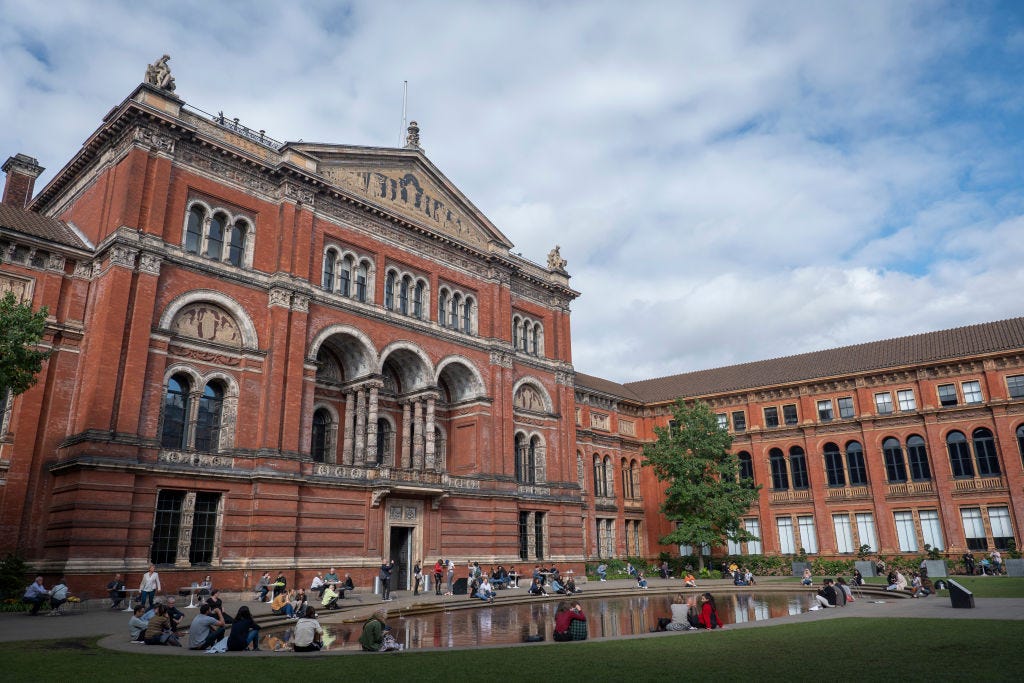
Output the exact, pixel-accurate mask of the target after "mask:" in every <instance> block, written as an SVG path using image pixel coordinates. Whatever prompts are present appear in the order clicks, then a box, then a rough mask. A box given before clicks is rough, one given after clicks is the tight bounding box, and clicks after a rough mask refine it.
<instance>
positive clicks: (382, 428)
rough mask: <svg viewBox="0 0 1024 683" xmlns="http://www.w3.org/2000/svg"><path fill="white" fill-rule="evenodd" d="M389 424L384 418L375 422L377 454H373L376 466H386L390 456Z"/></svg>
mask: <svg viewBox="0 0 1024 683" xmlns="http://www.w3.org/2000/svg"><path fill="white" fill-rule="evenodd" d="M391 442H392V438H391V423H390V422H388V421H387V420H385V419H384V418H378V420H377V452H376V453H375V454H374V455H376V458H377V464H378V465H381V466H383V465H387V464H388V462H389V461H390V457H389V456H390V455H391Z"/></svg>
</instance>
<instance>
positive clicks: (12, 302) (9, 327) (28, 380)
mask: <svg viewBox="0 0 1024 683" xmlns="http://www.w3.org/2000/svg"><path fill="white" fill-rule="evenodd" d="M46 315H47V310H46V307H45V306H44V307H43V308H41V309H39V311H37V312H35V313H33V312H32V306H31V305H30V304H19V303H18V300H17V299H15V298H14V294H13V293H11V292H7V293H6V294H5V295H4V296H3V298H0V392H2V393H0V405H2V403H3V399H5V398H6V393H7V390H8V389H9V390H10V391H11V392H12V393H13V394H14V395H15V396H17V395H18V394H21V393H24V392H26V391H28V390H29V389H30V388H31V387H32V385H33V384H35V383H36V375H37V374H38V373H39V371H40V370H41V369H42V368H43V361H44V360H46V359H47V358H49V357H50V352H49V351H40V350H39V349H37V348H36V346H37V345H38V344H39V342H40V340H42V338H43V332H44V331H45V329H46Z"/></svg>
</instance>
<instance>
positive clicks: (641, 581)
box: [636, 572, 647, 590]
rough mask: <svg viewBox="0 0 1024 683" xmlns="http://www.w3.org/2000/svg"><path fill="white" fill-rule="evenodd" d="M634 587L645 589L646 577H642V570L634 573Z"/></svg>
mask: <svg viewBox="0 0 1024 683" xmlns="http://www.w3.org/2000/svg"><path fill="white" fill-rule="evenodd" d="M636 587H637V588H642V589H644V590H647V579H646V578H645V577H644V573H643V572H637V573H636Z"/></svg>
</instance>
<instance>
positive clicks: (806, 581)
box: [800, 569, 814, 586]
mask: <svg viewBox="0 0 1024 683" xmlns="http://www.w3.org/2000/svg"><path fill="white" fill-rule="evenodd" d="M800 583H801V584H803V585H805V586H810V585H811V584H812V583H814V579H813V578H812V577H811V570H810V569H804V575H803V577H802V578H801V579H800Z"/></svg>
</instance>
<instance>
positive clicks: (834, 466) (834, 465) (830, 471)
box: [824, 443, 846, 486]
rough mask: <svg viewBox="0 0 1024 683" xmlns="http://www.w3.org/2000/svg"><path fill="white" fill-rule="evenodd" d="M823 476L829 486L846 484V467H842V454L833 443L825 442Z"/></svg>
mask: <svg viewBox="0 0 1024 683" xmlns="http://www.w3.org/2000/svg"><path fill="white" fill-rule="evenodd" d="M824 450H825V476H826V477H827V478H828V485H829V486H846V469H845V468H844V467H843V455H842V454H841V453H840V452H839V446H837V445H835V444H834V443H827V444H825V449H824Z"/></svg>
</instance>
